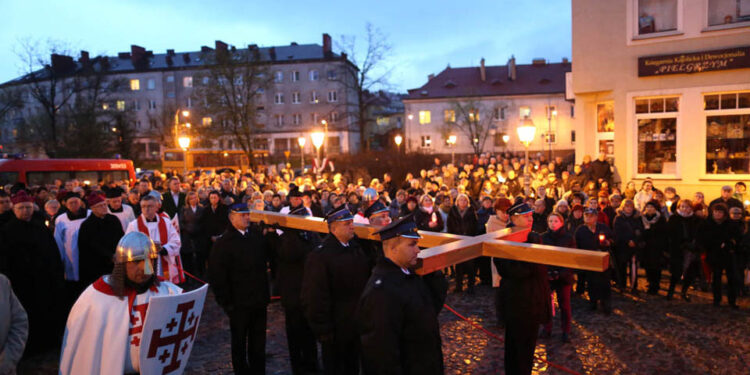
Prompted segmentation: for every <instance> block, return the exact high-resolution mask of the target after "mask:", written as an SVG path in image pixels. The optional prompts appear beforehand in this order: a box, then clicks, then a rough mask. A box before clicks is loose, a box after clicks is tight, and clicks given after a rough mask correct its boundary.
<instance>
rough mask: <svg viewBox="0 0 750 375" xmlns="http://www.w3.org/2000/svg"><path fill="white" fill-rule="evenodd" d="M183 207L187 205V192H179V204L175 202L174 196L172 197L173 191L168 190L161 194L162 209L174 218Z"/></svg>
mask: <svg viewBox="0 0 750 375" xmlns="http://www.w3.org/2000/svg"><path fill="white" fill-rule="evenodd" d="M182 207H185V193H182V192H180V193H178V194H177V205H176V206H175V204H174V198H172V192H171V191H167V192H166V193H164V194H162V196H161V210H162V211H164V212H166V213H167V215H169V218H170V219H171V218H174V215H175V214H176V213H178V212H180V210H182Z"/></svg>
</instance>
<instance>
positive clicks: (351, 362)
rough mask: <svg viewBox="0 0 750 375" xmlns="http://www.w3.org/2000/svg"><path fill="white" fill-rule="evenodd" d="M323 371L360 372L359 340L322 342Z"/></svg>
mask: <svg viewBox="0 0 750 375" xmlns="http://www.w3.org/2000/svg"><path fill="white" fill-rule="evenodd" d="M321 347H322V349H323V373H324V374H326V375H357V374H359V340H358V339H354V340H350V341H344V340H337V339H336V338H334V339H333V340H332V341H326V342H322V343H321Z"/></svg>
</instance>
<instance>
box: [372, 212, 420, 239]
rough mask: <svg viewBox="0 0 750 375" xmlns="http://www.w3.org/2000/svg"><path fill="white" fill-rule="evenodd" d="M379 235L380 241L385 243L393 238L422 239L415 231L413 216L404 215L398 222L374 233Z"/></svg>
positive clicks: (415, 224) (415, 225)
mask: <svg viewBox="0 0 750 375" xmlns="http://www.w3.org/2000/svg"><path fill="white" fill-rule="evenodd" d="M375 234H379V235H380V240H381V241H385V240H389V239H391V238H394V237H405V238H415V239H416V238H422V236H420V235H419V232H418V231H417V223H416V222H414V217H413V215H406V216H404V217H402V218H399V219H398V220H396V221H394V222H392V223H390V224H388V225H386V226H384V227H383V228H382V229H380V230H378V231H377V232H375Z"/></svg>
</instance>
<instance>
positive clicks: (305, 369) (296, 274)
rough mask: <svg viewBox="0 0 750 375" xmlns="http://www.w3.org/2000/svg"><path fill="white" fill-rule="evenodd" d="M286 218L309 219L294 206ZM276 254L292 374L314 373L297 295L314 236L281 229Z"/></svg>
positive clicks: (314, 357) (313, 351)
mask: <svg viewBox="0 0 750 375" xmlns="http://www.w3.org/2000/svg"><path fill="white" fill-rule="evenodd" d="M289 215H299V216H310V213H309V212H308V211H307V209H306V207H303V206H302V205H298V206H297V207H295V208H292V212H290V213H289ZM279 242H280V245H279V247H278V251H277V254H276V261H277V271H276V288H277V290H278V292H279V295H280V296H281V305H282V306H283V307H284V322H285V324H286V340H287V346H288V348H289V360H290V361H291V363H292V373H293V374H295V375H297V374H305V373H311V372H317V369H318V345H317V344H316V343H315V335H314V334H313V332H312V330H311V329H310V325H309V324H308V323H307V319H305V316H304V314H303V312H302V303H301V301H300V293H301V291H302V278H303V275H304V270H305V260H306V259H307V256H308V254H310V252H311V251H313V249H315V248H316V247H317V246H318V245H319V244H320V237H319V236H318V234H317V233H314V232H308V231H301V230H298V229H291V228H284V232H283V233H282V234H281V236H280V241H279Z"/></svg>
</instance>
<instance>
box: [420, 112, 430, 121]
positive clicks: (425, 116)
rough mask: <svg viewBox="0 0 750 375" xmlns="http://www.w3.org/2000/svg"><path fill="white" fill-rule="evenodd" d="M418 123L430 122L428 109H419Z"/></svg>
mask: <svg viewBox="0 0 750 375" xmlns="http://www.w3.org/2000/svg"><path fill="white" fill-rule="evenodd" d="M419 123H420V124H429V123H430V111H419Z"/></svg>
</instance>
